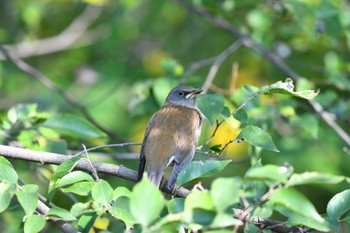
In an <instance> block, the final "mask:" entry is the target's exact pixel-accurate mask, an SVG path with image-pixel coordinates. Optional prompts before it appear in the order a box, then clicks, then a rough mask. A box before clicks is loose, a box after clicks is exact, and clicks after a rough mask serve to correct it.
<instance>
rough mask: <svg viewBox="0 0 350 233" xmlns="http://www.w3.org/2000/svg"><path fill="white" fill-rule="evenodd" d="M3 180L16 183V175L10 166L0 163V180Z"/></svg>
mask: <svg viewBox="0 0 350 233" xmlns="http://www.w3.org/2000/svg"><path fill="white" fill-rule="evenodd" d="M4 180H6V181H9V182H11V183H14V184H17V180H18V175H17V173H16V171H15V169H13V168H12V167H10V166H8V165H4V164H0V181H4Z"/></svg>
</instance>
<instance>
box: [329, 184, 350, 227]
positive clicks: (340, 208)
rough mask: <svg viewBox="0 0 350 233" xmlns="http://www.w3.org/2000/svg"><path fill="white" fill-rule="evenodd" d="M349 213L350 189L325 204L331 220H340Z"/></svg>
mask: <svg viewBox="0 0 350 233" xmlns="http://www.w3.org/2000/svg"><path fill="white" fill-rule="evenodd" d="M349 211H350V189H348V190H345V191H343V192H340V193H338V194H336V195H335V196H334V197H332V199H331V200H330V201H329V202H328V204H327V214H328V216H329V217H330V218H331V219H335V220H337V221H338V220H341V219H343V218H344V217H345V216H346V214H348V213H349Z"/></svg>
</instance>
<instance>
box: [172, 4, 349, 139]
mask: <svg viewBox="0 0 350 233" xmlns="http://www.w3.org/2000/svg"><path fill="white" fill-rule="evenodd" d="M173 1H175V2H177V3H179V4H180V5H182V6H184V7H185V8H186V9H187V10H189V11H191V12H193V13H196V14H198V15H199V16H201V17H203V18H204V19H206V20H207V21H209V22H210V23H212V24H213V25H214V26H216V27H218V28H221V29H223V30H225V31H227V32H229V33H230V34H231V35H232V36H234V37H236V38H238V39H240V40H242V43H243V44H244V45H245V46H246V47H248V48H251V49H252V50H254V51H255V52H257V53H259V54H261V55H262V56H263V57H265V58H267V59H268V60H269V61H270V62H271V63H272V64H273V65H274V66H276V67H277V68H278V69H279V70H281V71H282V72H283V73H285V74H286V75H288V76H289V77H291V78H292V79H294V80H295V81H297V80H299V79H300V75H299V74H298V73H296V72H295V71H294V70H292V69H291V68H290V67H289V66H288V65H287V64H286V63H285V62H284V60H283V59H282V58H281V57H279V56H278V55H276V54H275V53H273V52H271V51H269V50H268V49H267V48H265V47H264V46H263V45H261V44H259V43H256V42H255V41H254V40H253V39H251V37H250V36H249V35H245V34H243V33H242V32H240V31H239V30H238V29H237V28H236V27H234V26H233V25H232V24H231V23H230V22H228V21H226V20H224V19H223V18H221V17H218V16H216V15H213V14H211V13H210V12H208V11H207V10H206V9H204V8H202V7H199V6H194V5H192V4H190V3H188V2H186V1H185V0H173ZM308 101H309V103H310V105H311V106H312V107H313V109H314V110H315V112H317V114H318V115H320V116H321V118H322V120H323V121H324V122H326V124H328V126H329V127H331V128H332V129H333V130H334V131H335V132H336V133H337V134H338V136H339V137H340V138H341V139H342V140H343V141H344V142H345V143H347V145H348V146H350V136H349V135H348V134H347V132H345V131H344V130H343V129H342V128H341V127H340V126H339V125H338V124H337V123H336V122H335V121H334V120H333V119H332V118H331V117H330V116H329V113H327V112H326V111H324V109H323V107H322V106H321V105H320V104H319V103H318V102H316V101H314V100H308Z"/></svg>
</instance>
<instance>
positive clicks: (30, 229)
mask: <svg viewBox="0 0 350 233" xmlns="http://www.w3.org/2000/svg"><path fill="white" fill-rule="evenodd" d="M45 224H46V221H45V218H44V217H43V216H39V215H32V216H30V217H29V218H28V219H27V220H26V221H25V223H24V233H37V232H40V231H41V230H42V229H44V227H45Z"/></svg>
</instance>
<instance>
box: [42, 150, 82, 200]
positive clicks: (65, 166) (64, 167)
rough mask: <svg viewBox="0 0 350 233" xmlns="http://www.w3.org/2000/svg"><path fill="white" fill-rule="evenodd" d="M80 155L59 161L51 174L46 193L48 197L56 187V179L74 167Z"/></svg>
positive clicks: (50, 196)
mask: <svg viewBox="0 0 350 233" xmlns="http://www.w3.org/2000/svg"><path fill="white" fill-rule="evenodd" d="M81 158H82V157H81V156H73V157H71V158H69V159H67V160H66V161H64V162H63V163H61V164H60V165H59V166H58V167H57V168H56V170H55V172H54V173H53V174H52V176H51V180H50V184H49V189H48V195H49V199H51V198H52V196H53V191H54V190H55V189H56V185H57V181H58V180H59V179H60V178H62V177H63V176H65V175H66V174H67V173H69V172H71V171H72V170H73V169H74V167H75V166H76V165H77V164H78V163H79V161H80V159H81Z"/></svg>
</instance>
